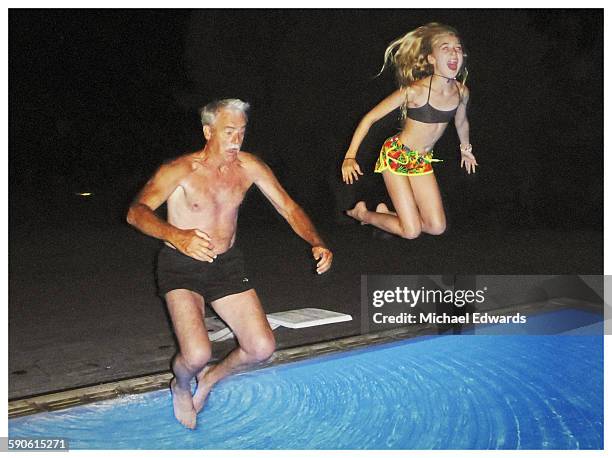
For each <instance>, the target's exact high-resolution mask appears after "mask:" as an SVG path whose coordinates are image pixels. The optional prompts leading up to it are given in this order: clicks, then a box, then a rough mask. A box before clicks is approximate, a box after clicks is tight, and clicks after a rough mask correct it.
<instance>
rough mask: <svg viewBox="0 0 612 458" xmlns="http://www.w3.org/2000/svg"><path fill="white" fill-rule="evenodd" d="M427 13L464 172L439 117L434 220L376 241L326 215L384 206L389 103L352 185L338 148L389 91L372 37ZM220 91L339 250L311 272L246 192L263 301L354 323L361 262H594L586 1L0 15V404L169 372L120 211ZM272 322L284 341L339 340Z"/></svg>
mask: <svg viewBox="0 0 612 458" xmlns="http://www.w3.org/2000/svg"><path fill="white" fill-rule="evenodd" d="M430 21H438V22H443V23H447V24H449V25H452V26H454V27H456V28H457V29H458V30H459V32H460V33H461V35H462V38H463V41H464V44H465V47H466V49H467V52H468V55H469V57H468V68H469V71H470V75H469V78H468V81H467V85H468V86H469V88H470V91H471V100H470V107H469V112H468V116H469V120H470V131H471V132H470V140H471V143H472V144H473V146H474V154H475V155H476V158H477V159H478V162H479V164H480V167H479V168H478V171H477V173H476V174H475V175H467V174H466V173H465V172H464V171H462V170H461V169H460V168H459V155H458V145H459V141H458V139H457V136H456V132H455V129H454V126H453V125H452V123H451V124H450V125H449V127H448V129H447V131H446V133H445V134H444V136H443V137H442V139H441V140H440V141H439V142H438V144H437V145H436V147H435V150H436V155H437V157H440V158H441V159H444V162H443V163H441V164H437V166H436V176H437V179H438V182H439V185H440V189H441V191H442V195H443V199H444V204H445V207H446V211H447V218H448V228H447V231H446V233H445V234H443V235H442V236H438V237H433V236H427V235H423V236H421V237H419V238H418V239H416V240H403V239H399V238H380V237H379V236H378V235H377V234H375V233H374V234H373V233H372V230H371V228H369V227H360V226H359V225H356V224H352V223H351V221H350V220H349V219H348V218H347V217H344V216H343V215H342V211H343V210H345V209H347V208H349V207H350V206H352V205H353V204H354V203H355V201H356V200H357V199H358V198H362V199H363V198H365V199H366V200H367V202H368V205H369V206H370V207H371V206H373V205H374V204H376V203H377V201H379V200H380V199H387V202H388V198H386V197H385V190H384V186H383V183H382V178H381V177H380V176H378V175H374V174H373V173H372V169H373V165H374V162H375V160H376V157H377V154H378V151H379V148H380V144H381V143H382V141H383V140H384V139H385V138H386V137H388V136H390V135H392V134H393V133H394V132H395V131H396V129H397V128H398V127H399V123H398V119H397V118H398V114H397V113H392V114H390V115H389V116H387V117H386V118H385V119H383V120H381V121H380V122H379V123H378V124H377V125H375V126H374V127H373V128H372V129H371V131H370V134H369V135H368V137H367V138H366V140H365V141H364V143H363V145H362V148H361V151H360V153H359V156H358V160H359V161H360V164H361V166H362V169H363V170H364V171H366V174H365V175H364V177H363V178H362V179H361V180H360V181H359V183H358V185H354V186H353V187H348V186H345V185H344V184H342V183H341V180H340V171H339V166H340V161H341V159H342V157H343V155H344V153H345V151H346V149H347V147H348V144H349V142H350V138H351V135H352V133H353V130H354V129H355V127H356V125H357V123H358V122H359V120H360V118H361V117H362V116H363V115H364V114H365V113H366V112H367V111H368V110H369V109H371V108H372V107H373V106H374V105H375V104H376V103H377V102H378V101H380V100H381V99H382V98H384V97H386V96H387V95H388V94H389V93H390V92H392V91H393V90H394V88H395V83H394V80H393V77H392V75H391V74H390V73H389V72H385V73H384V74H383V75H382V76H380V77H378V78H375V77H374V76H375V75H376V74H377V72H378V71H379V69H380V67H381V65H382V58H383V53H384V50H385V48H386V46H387V44H388V43H389V42H390V41H392V40H393V39H395V38H396V37H398V36H401V35H403V34H404V33H406V32H407V31H408V30H411V29H413V28H415V27H417V26H419V25H422V24H424V23H426V22H430ZM226 97H238V98H242V99H244V100H246V101H249V102H250V103H251V105H252V110H251V113H250V120H249V129H248V131H247V137H246V140H245V144H244V146H243V149H245V150H247V151H251V152H254V153H256V154H258V155H259V156H260V157H262V158H263V159H264V160H265V161H266V162H267V163H268V164H269V165H270V166H271V167H272V169H273V170H274V171H275V173H276V174H277V176H278V178H279V179H280V181H281V183H282V184H283V185H284V186H285V187H286V188H287V190H288V191H289V193H290V194H291V195H292V196H293V197H294V198H295V199H296V200H297V201H298V202H299V203H300V204H301V205H302V206H303V207H304V209H305V210H306V211H307V213H309V214H310V215H311V216H312V219H313V220H314V222H315V224H316V226H317V227H318V228H319V230H320V232H321V233H322V235H323V236H324V238H325V239H326V240H327V241H328V242H329V244H330V246H331V247H332V249H334V252H335V262H334V268H333V271H331V272H330V273H328V274H326V275H324V276H322V277H316V276H315V275H313V274H312V270H313V263H312V260H311V259H310V258H309V256H310V255H309V253H308V249H307V248H308V247H307V246H305V244H304V243H303V242H302V241H301V240H299V239H298V238H297V237H296V236H294V235H293V234H292V232H291V230H290V229H289V227H288V226H287V225H286V224H285V223H284V221H283V220H282V218H281V217H280V216H279V215H277V214H276V213H275V211H274V210H273V208H272V206H271V205H270V204H269V203H268V202H267V201H265V199H264V198H263V197H262V196H261V194H260V193H259V192H258V191H256V190H252V191H251V192H249V194H248V195H247V198H246V201H245V203H244V204H243V207H242V210H241V215H240V220H239V230H238V243H239V245H241V246H242V248H243V251H244V252H245V254H246V255H247V258H248V259H247V264H248V265H250V269H251V276H252V277H253V278H254V280H255V281H257V280H260V282H259V283H258V286H257V290H258V293H259V295H260V297H261V298H262V302H263V304H264V306H265V307H266V310H267V311H278V310H286V309H290V308H300V307H313V306H315V307H316V306H326V307H329V308H331V309H333V310H337V311H343V312H345V313H352V314H353V315H354V314H355V313H356V312H355V307H357V308H358V307H359V291H360V289H359V281H360V275H361V274H364V273H380V274H451V275H452V274H460V273H464V274H490V275H492V274H521V275H530V274H562V273H567V274H576V273H580V274H601V273H603V10H602V9H600V10H499V9H498V10H478V9H469V10H468V9H464V10H443V9H435V10H409V9H406V10H231V11H229V10H199V11H193V10H133V9H132V10H18V9H12V10H9V136H10V137H9V299H10V307H9V323H10V328H9V339H10V340H9V366H10V374H11V376H10V379H9V383H10V397H19V396H25V395H27V394H32V393H36V392H44V391H52V390H57V389H62V388H66V387H68V386H75V385H83V384H87V383H96V382H100V381H102V380H113V379H118V378H122V377H128V376H133V375H136V374H145V373H152V372H155V371H161V370H167V368H168V361H169V359H170V357H171V356H172V353H173V352H174V344H173V342H172V337H171V332H170V331H169V325H168V321H167V317H165V315H164V313H165V309H164V305H163V302H162V301H161V300H160V299H159V298H158V297H156V296H155V283H154V276H153V266H154V259H155V252H156V250H157V249H158V246H159V242H158V241H156V240H153V239H151V238H148V237H145V236H143V235H141V234H139V233H138V232H136V231H135V230H133V229H132V228H130V227H128V225H127V223H125V214H126V211H127V207H128V205H129V203H130V201H131V199H133V197H134V196H135V194H136V193H137V191H138V190H139V189H140V187H142V185H143V184H144V183H145V182H146V180H147V179H148V177H149V176H150V175H151V174H152V173H153V172H154V171H155V169H156V168H157V167H158V166H159V165H160V164H161V163H162V162H163V161H165V160H167V159H169V158H172V157H175V156H177V155H179V154H183V153H185V152H189V151H193V150H195V149H199V148H201V147H202V145H203V138H202V133H201V124H200V122H199V118H198V114H197V109H198V108H199V107H200V106H202V105H204V104H205V103H207V102H209V101H211V100H212V99H215V98H226ZM77 192H91V193H93V195H92V196H91V197H88V198H85V197H81V196H78V195H76V193H77ZM388 203H389V202H388ZM160 213H163V208H162V209H161V211H160ZM346 326H347V327H345V328H341V330H340V331H339V333H340V334H343V335H348V334H351V333H355V332H359V331H358V327H359V321H358V320H356V321H354V322H351V323H349V324H347V325H346ZM350 326H356V327H357V328H351V327H350ZM314 329H316V330H317V331H316V332H321V333H325V332H328V331H326V330H325V329H327V328H326V327H324V326H321V327H318V328H314ZM356 329H357V330H356ZM283 332H284V331H283V330H279V331H275V334H276V335H277V340H278V342H279V343H281V344H282V346H288V345H297V344H300V343H304V342H306V341H312V340H313V339H314V340H316V339H319V340H320V339H321V338H332V337H337V336H338V335H339V334H338V332H337V331H333V332H335V334H333V336H332V335H331V334H330V335H327V336H322V335H318V336H308V335H306V334H300V333H299V332H297V331H295V330H292V333H287V334H286V335H285V334H283ZM313 332H314V331H313ZM329 332H332V331H329ZM283 336H285V337H283ZM296 336H297V337H296ZM300 336H301V337H300ZM283 339H285V340H283ZM300 339H301V340H300ZM298 341H299V342H298Z"/></svg>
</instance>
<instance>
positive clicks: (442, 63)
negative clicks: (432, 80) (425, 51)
mask: <svg viewBox="0 0 612 458" xmlns="http://www.w3.org/2000/svg"><path fill="white" fill-rule="evenodd" d="M432 48H433V50H432V53H431V54H429V55H428V56H427V60H428V62H429V63H430V64H432V65H433V66H434V72H435V73H437V74H438V75H442V76H444V77H446V78H455V77H456V76H457V73H458V72H459V70H460V69H461V66H462V65H463V47H462V46H461V42H460V41H459V38H457V37H456V36H455V35H451V34H444V35H438V36H437V37H436V38H435V39H434V40H433V45H432Z"/></svg>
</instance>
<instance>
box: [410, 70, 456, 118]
mask: <svg viewBox="0 0 612 458" xmlns="http://www.w3.org/2000/svg"><path fill="white" fill-rule="evenodd" d="M432 80H433V75H431V79H430V80H429V93H428V94H427V102H426V103H425V105H422V106H420V107H416V108H407V109H406V117H408V118H410V119H414V120H415V121H420V122H425V123H428V124H433V123H439V122H449V121H450V120H451V119H453V117H454V116H455V113H456V112H457V108H459V105H457V107H456V108H455V109H454V110H449V111H444V110H438V109H436V108H434V107H432V106H431V105H430V104H429V97H430V96H431V82H432ZM455 84H456V83H455ZM460 97H461V96H460Z"/></svg>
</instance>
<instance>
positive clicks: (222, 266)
mask: <svg viewBox="0 0 612 458" xmlns="http://www.w3.org/2000/svg"><path fill="white" fill-rule="evenodd" d="M157 286H158V293H159V295H160V296H161V297H164V296H165V294H166V293H167V292H168V291H172V290H174V289H188V290H190V291H195V292H196V293H199V294H200V295H202V297H203V298H204V300H205V301H206V302H209V303H210V302H212V301H215V300H217V299H221V298H222V297H225V296H229V295H230V294H237V293H242V292H244V291H247V290H249V289H251V288H252V286H251V285H250V284H249V279H248V278H247V275H246V272H245V268H244V260H243V256H242V252H241V251H240V250H239V249H238V248H236V246H233V247H232V248H230V249H229V250H227V251H226V252H225V253H223V254H220V255H218V256H217V258H216V259H215V260H214V261H213V262H212V263H210V262H206V261H198V260H197V259H193V258H191V257H189V256H187V255H184V254H183V253H181V252H180V251H178V250H175V249H174V248H170V247H169V246H167V245H166V244H164V245H163V247H162V249H161V250H160V251H159V254H158V255H157Z"/></svg>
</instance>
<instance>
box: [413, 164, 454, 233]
mask: <svg viewBox="0 0 612 458" xmlns="http://www.w3.org/2000/svg"><path fill="white" fill-rule="evenodd" d="M408 179H409V180H410V184H411V185H412V192H413V195H414V199H415V201H416V204H417V207H418V208H419V215H420V216H421V229H422V230H423V232H426V233H428V234H432V235H440V234H442V233H443V232H444V231H445V230H446V215H445V214H444V205H443V204H442V196H441V195H440V188H438V181H437V180H436V176H435V174H433V173H430V174H429V175H417V176H410V177H408Z"/></svg>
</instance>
